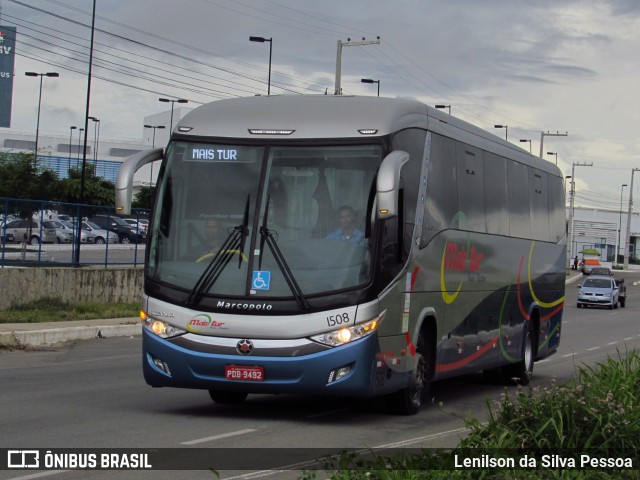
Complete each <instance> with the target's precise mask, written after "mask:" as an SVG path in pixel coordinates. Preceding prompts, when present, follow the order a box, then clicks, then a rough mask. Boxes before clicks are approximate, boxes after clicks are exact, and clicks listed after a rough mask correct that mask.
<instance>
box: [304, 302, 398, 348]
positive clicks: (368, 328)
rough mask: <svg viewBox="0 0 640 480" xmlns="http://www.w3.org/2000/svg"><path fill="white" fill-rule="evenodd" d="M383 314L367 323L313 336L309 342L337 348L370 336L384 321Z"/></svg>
mask: <svg viewBox="0 0 640 480" xmlns="http://www.w3.org/2000/svg"><path fill="white" fill-rule="evenodd" d="M385 312H386V310H385ZM385 312H382V313H381V314H380V315H378V316H377V317H376V318H374V319H372V320H369V321H368V322H364V323H359V324H357V325H354V326H352V327H344V328H341V329H339V330H332V331H330V332H325V333H321V334H319V335H314V336H312V337H311V340H313V341H315V342H318V343H322V344H323V345H329V346H330V347H337V346H338V345H344V344H345V343H349V342H353V341H354V340H359V339H360V338H364V337H366V336H368V335H371V334H372V333H373V332H375V331H376V330H377V329H378V327H380V324H381V323H382V320H383V319H384V314H385Z"/></svg>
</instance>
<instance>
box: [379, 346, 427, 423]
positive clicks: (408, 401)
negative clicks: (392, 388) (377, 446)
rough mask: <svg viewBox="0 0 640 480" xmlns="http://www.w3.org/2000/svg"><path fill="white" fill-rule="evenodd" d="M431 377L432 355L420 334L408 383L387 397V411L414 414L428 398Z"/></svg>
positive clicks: (397, 413)
mask: <svg viewBox="0 0 640 480" xmlns="http://www.w3.org/2000/svg"><path fill="white" fill-rule="evenodd" d="M432 377H433V355H431V351H430V349H429V347H428V346H427V345H426V342H425V341H424V339H423V337H422V336H420V339H419V340H418V346H417V348H416V364H415V367H414V369H413V372H411V379H410V382H409V385H408V386H407V387H406V388H404V389H402V390H400V391H398V392H395V393H392V394H390V395H389V396H388V397H387V399H386V401H387V408H388V410H389V412H390V413H393V414H396V415H415V414H416V413H418V412H419V411H420V407H422V405H423V404H424V403H425V402H426V401H427V400H428V398H429V393H430V392H431V379H432Z"/></svg>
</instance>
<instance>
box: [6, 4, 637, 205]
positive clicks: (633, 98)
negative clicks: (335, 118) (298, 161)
mask: <svg viewBox="0 0 640 480" xmlns="http://www.w3.org/2000/svg"><path fill="white" fill-rule="evenodd" d="M0 2H2V16H1V18H0V24H2V25H5V26H16V27H17V29H18V38H17V45H16V59H15V72H14V73H15V77H14V96H13V108H12V128H13V129H18V130H23V131H30V130H34V129H35V124H36V116H37V107H38V79H37V78H33V77H26V76H25V75H24V72H27V71H35V72H50V71H55V72H58V73H59V74H60V77H59V78H44V81H43V92H42V110H41V119H40V131H41V132H46V133H58V134H66V133H68V132H69V126H71V125H83V123H84V120H83V119H84V115H85V109H86V97H87V85H88V82H87V78H88V76H87V73H88V66H89V62H88V59H89V44H90V37H91V29H90V26H91V11H92V7H93V1H92V0H0ZM250 36H261V37H264V38H271V39H272V43H271V44H269V43H256V42H250V41H249V37H250ZM377 37H380V38H379V43H377V44H371V45H366V46H355V45H352V46H345V47H343V49H342V69H341V70H342V76H341V85H342V90H343V94H348V95H376V94H377V86H378V85H377V84H364V83H362V82H361V79H362V78H369V79H373V80H379V82H380V84H379V86H380V95H381V96H387V97H402V98H413V99H417V100H420V101H422V102H424V103H426V104H429V105H432V106H433V105H436V104H444V105H450V106H451V113H452V114H453V115H455V116H458V117H460V118H462V119H464V120H466V121H468V122H471V123H473V124H475V125H477V126H479V127H481V128H484V129H486V130H487V131H490V132H492V133H494V134H496V135H498V136H501V137H503V138H504V136H505V134H506V135H508V140H509V141H511V142H513V143H515V144H517V145H518V146H520V147H522V148H524V149H525V150H529V148H530V147H531V150H532V152H533V153H534V154H536V155H537V154H539V153H540V140H541V132H545V133H547V132H549V133H560V134H565V133H566V134H567V135H566V136H564V135H563V136H552V135H545V136H544V145H543V156H544V157H545V158H546V159H548V160H550V161H552V162H554V163H555V162H556V160H557V163H558V166H559V167H560V168H561V170H562V172H563V174H564V175H565V176H566V175H571V174H572V170H573V171H574V179H575V182H576V187H575V188H576V197H575V200H576V205H581V206H584V207H592V208H604V209H610V210H619V209H620V205H621V203H622V204H623V209H624V210H625V211H626V209H627V208H628V196H629V190H630V188H629V185H630V184H631V175H632V173H631V172H632V169H633V168H640V135H638V130H639V127H640V62H639V61H638V52H640V2H639V1H637V0H536V1H525V0H395V1H391V0H350V1H348V2H345V1H338V0H325V1H322V2H319V1H317V0H182V1H180V2H176V1H175V0H171V1H170V0H96V20H95V37H94V54H93V65H92V80H91V99H90V103H89V107H90V113H89V114H90V115H93V116H95V117H98V118H99V119H100V136H101V138H114V139H131V140H138V141H141V140H142V138H143V135H144V132H143V130H144V129H143V119H144V117H145V116H147V115H153V114H156V113H158V112H161V111H164V110H167V109H168V108H169V107H168V104H167V103H164V104H163V103H160V102H159V101H158V98H159V97H167V98H173V99H178V98H182V99H187V100H188V101H189V105H187V106H189V107H196V106H198V105H200V104H203V103H208V102H211V101H215V100H218V99H221V98H231V97H240V96H252V95H256V94H263V95H264V94H266V93H267V79H268V65H269V49H270V46H271V47H272V78H271V94H272V95H273V94H284V95H298V94H324V93H325V92H328V93H329V94H332V93H333V91H334V88H335V72H336V54H337V45H338V41H342V42H347V41H348V40H349V39H350V40H351V41H352V42H355V41H361V40H362V39H363V38H365V39H366V41H376V39H377ZM176 106H177V104H176ZM494 125H506V126H508V128H507V129H504V128H502V129H496V128H495V127H494ZM520 140H527V141H525V142H520ZM529 140H530V142H529ZM547 152H554V153H557V156H556V155H548V154H547ZM585 163H586V164H592V166H584V165H579V166H575V167H573V165H574V164H585ZM572 167H573V168H572ZM638 173H639V175H637V176H636V177H635V179H634V188H633V195H634V197H635V198H636V199H638V198H640V172H638ZM623 184H627V187H622V185H623ZM639 206H640V202H639V201H637V200H634V211H638V210H640V208H639Z"/></svg>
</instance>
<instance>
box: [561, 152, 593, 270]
mask: <svg viewBox="0 0 640 480" xmlns="http://www.w3.org/2000/svg"><path fill="white" fill-rule="evenodd" d="M576 167H593V162H591V163H572V164H571V191H570V192H569V195H570V196H571V198H570V200H569V249H568V250H569V255H568V256H567V265H568V267H567V268H570V267H571V259H572V258H573V199H574V198H575V196H576V174H575V169H576Z"/></svg>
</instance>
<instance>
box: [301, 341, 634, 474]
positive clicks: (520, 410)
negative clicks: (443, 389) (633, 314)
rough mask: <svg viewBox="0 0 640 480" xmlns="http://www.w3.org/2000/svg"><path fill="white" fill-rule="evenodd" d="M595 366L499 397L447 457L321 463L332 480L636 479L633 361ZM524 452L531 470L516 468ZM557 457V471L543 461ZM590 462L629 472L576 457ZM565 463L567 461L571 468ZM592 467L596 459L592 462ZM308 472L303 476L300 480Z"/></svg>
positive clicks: (627, 357) (345, 458) (624, 358)
mask: <svg viewBox="0 0 640 480" xmlns="http://www.w3.org/2000/svg"><path fill="white" fill-rule="evenodd" d="M618 357H619V358H618V359H611V358H610V359H608V360H607V361H606V362H605V363H603V364H600V365H598V366H597V367H596V368H591V367H584V368H581V369H579V371H578V375H577V377H576V378H575V379H574V380H572V381H570V382H568V383H566V384H565V385H562V386H556V385H555V384H554V385H552V386H550V387H545V388H539V387H534V388H519V389H518V391H517V392H516V393H515V395H514V396H513V398H512V396H510V395H509V394H508V393H505V394H504V396H503V398H502V400H501V401H499V402H496V403H495V404H494V405H491V404H490V405H488V407H489V419H488V421H487V422H485V423H480V422H479V421H478V420H476V419H471V420H468V421H467V427H468V428H469V429H470V434H469V435H468V437H466V438H465V439H463V440H462V441H461V442H460V445H459V446H458V447H457V448H456V449H454V450H453V451H448V452H438V451H428V450H423V451H422V453H421V454H404V455H400V456H395V457H393V456H392V457H381V456H373V457H372V458H373V460H364V459H362V457H358V456H356V455H354V454H350V453H349V454H343V455H341V456H340V458H338V459H336V460H335V462H333V463H332V464H330V465H328V466H327V467H328V468H327V469H328V470H330V471H331V472H332V473H331V474H330V475H329V478H331V479H333V480H345V479H349V480H352V479H354V480H360V479H362V480H365V479H367V480H373V479H381V480H396V479H398V480H400V479H402V480H406V479H447V480H453V479H477V478H486V479H494V478H498V479H539V478H544V479H546V478H553V479H605V478H606V479H608V478H616V479H619V478H628V479H640V464H639V462H640V400H639V399H640V395H639V393H640V355H639V354H638V353H636V352H635V351H632V352H627V353H626V354H624V355H622V354H620V353H619V354H618ZM456 453H458V454H459V458H470V457H479V456H480V455H482V454H488V455H489V456H491V457H494V458H499V457H503V458H509V457H512V458H515V464H516V467H515V468H513V469H511V468H505V469H497V468H495V469H492V468H490V467H489V468H483V469H472V468H454V463H453V462H454V460H453V458H454V454H456ZM525 454H528V455H529V457H533V458H534V459H535V466H533V465H532V464H529V466H528V467H527V468H521V467H520V466H519V461H518V460H519V458H521V457H522V456H524V455H525ZM545 454H547V455H550V456H554V455H555V456H560V457H562V458H563V459H565V461H567V463H565V467H568V468H561V467H559V466H558V462H556V464H555V465H554V464H552V463H551V462H546V461H545V460H544V459H543V455H545ZM583 454H588V455H589V456H590V457H591V458H597V459H607V458H613V459H633V462H634V464H633V466H634V469H625V468H615V467H614V468H603V467H601V466H597V465H596V466H597V468H589V467H588V466H584V465H582V466H581V464H580V461H581V458H580V455H583ZM568 458H574V459H575V465H576V466H575V467H572V465H571V464H570V462H569V461H568V460H567V459H568ZM598 461H600V460H598ZM315 477H316V473H315V472H306V473H305V476H304V477H303V478H304V479H306V480H310V479H314V478H315Z"/></svg>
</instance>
